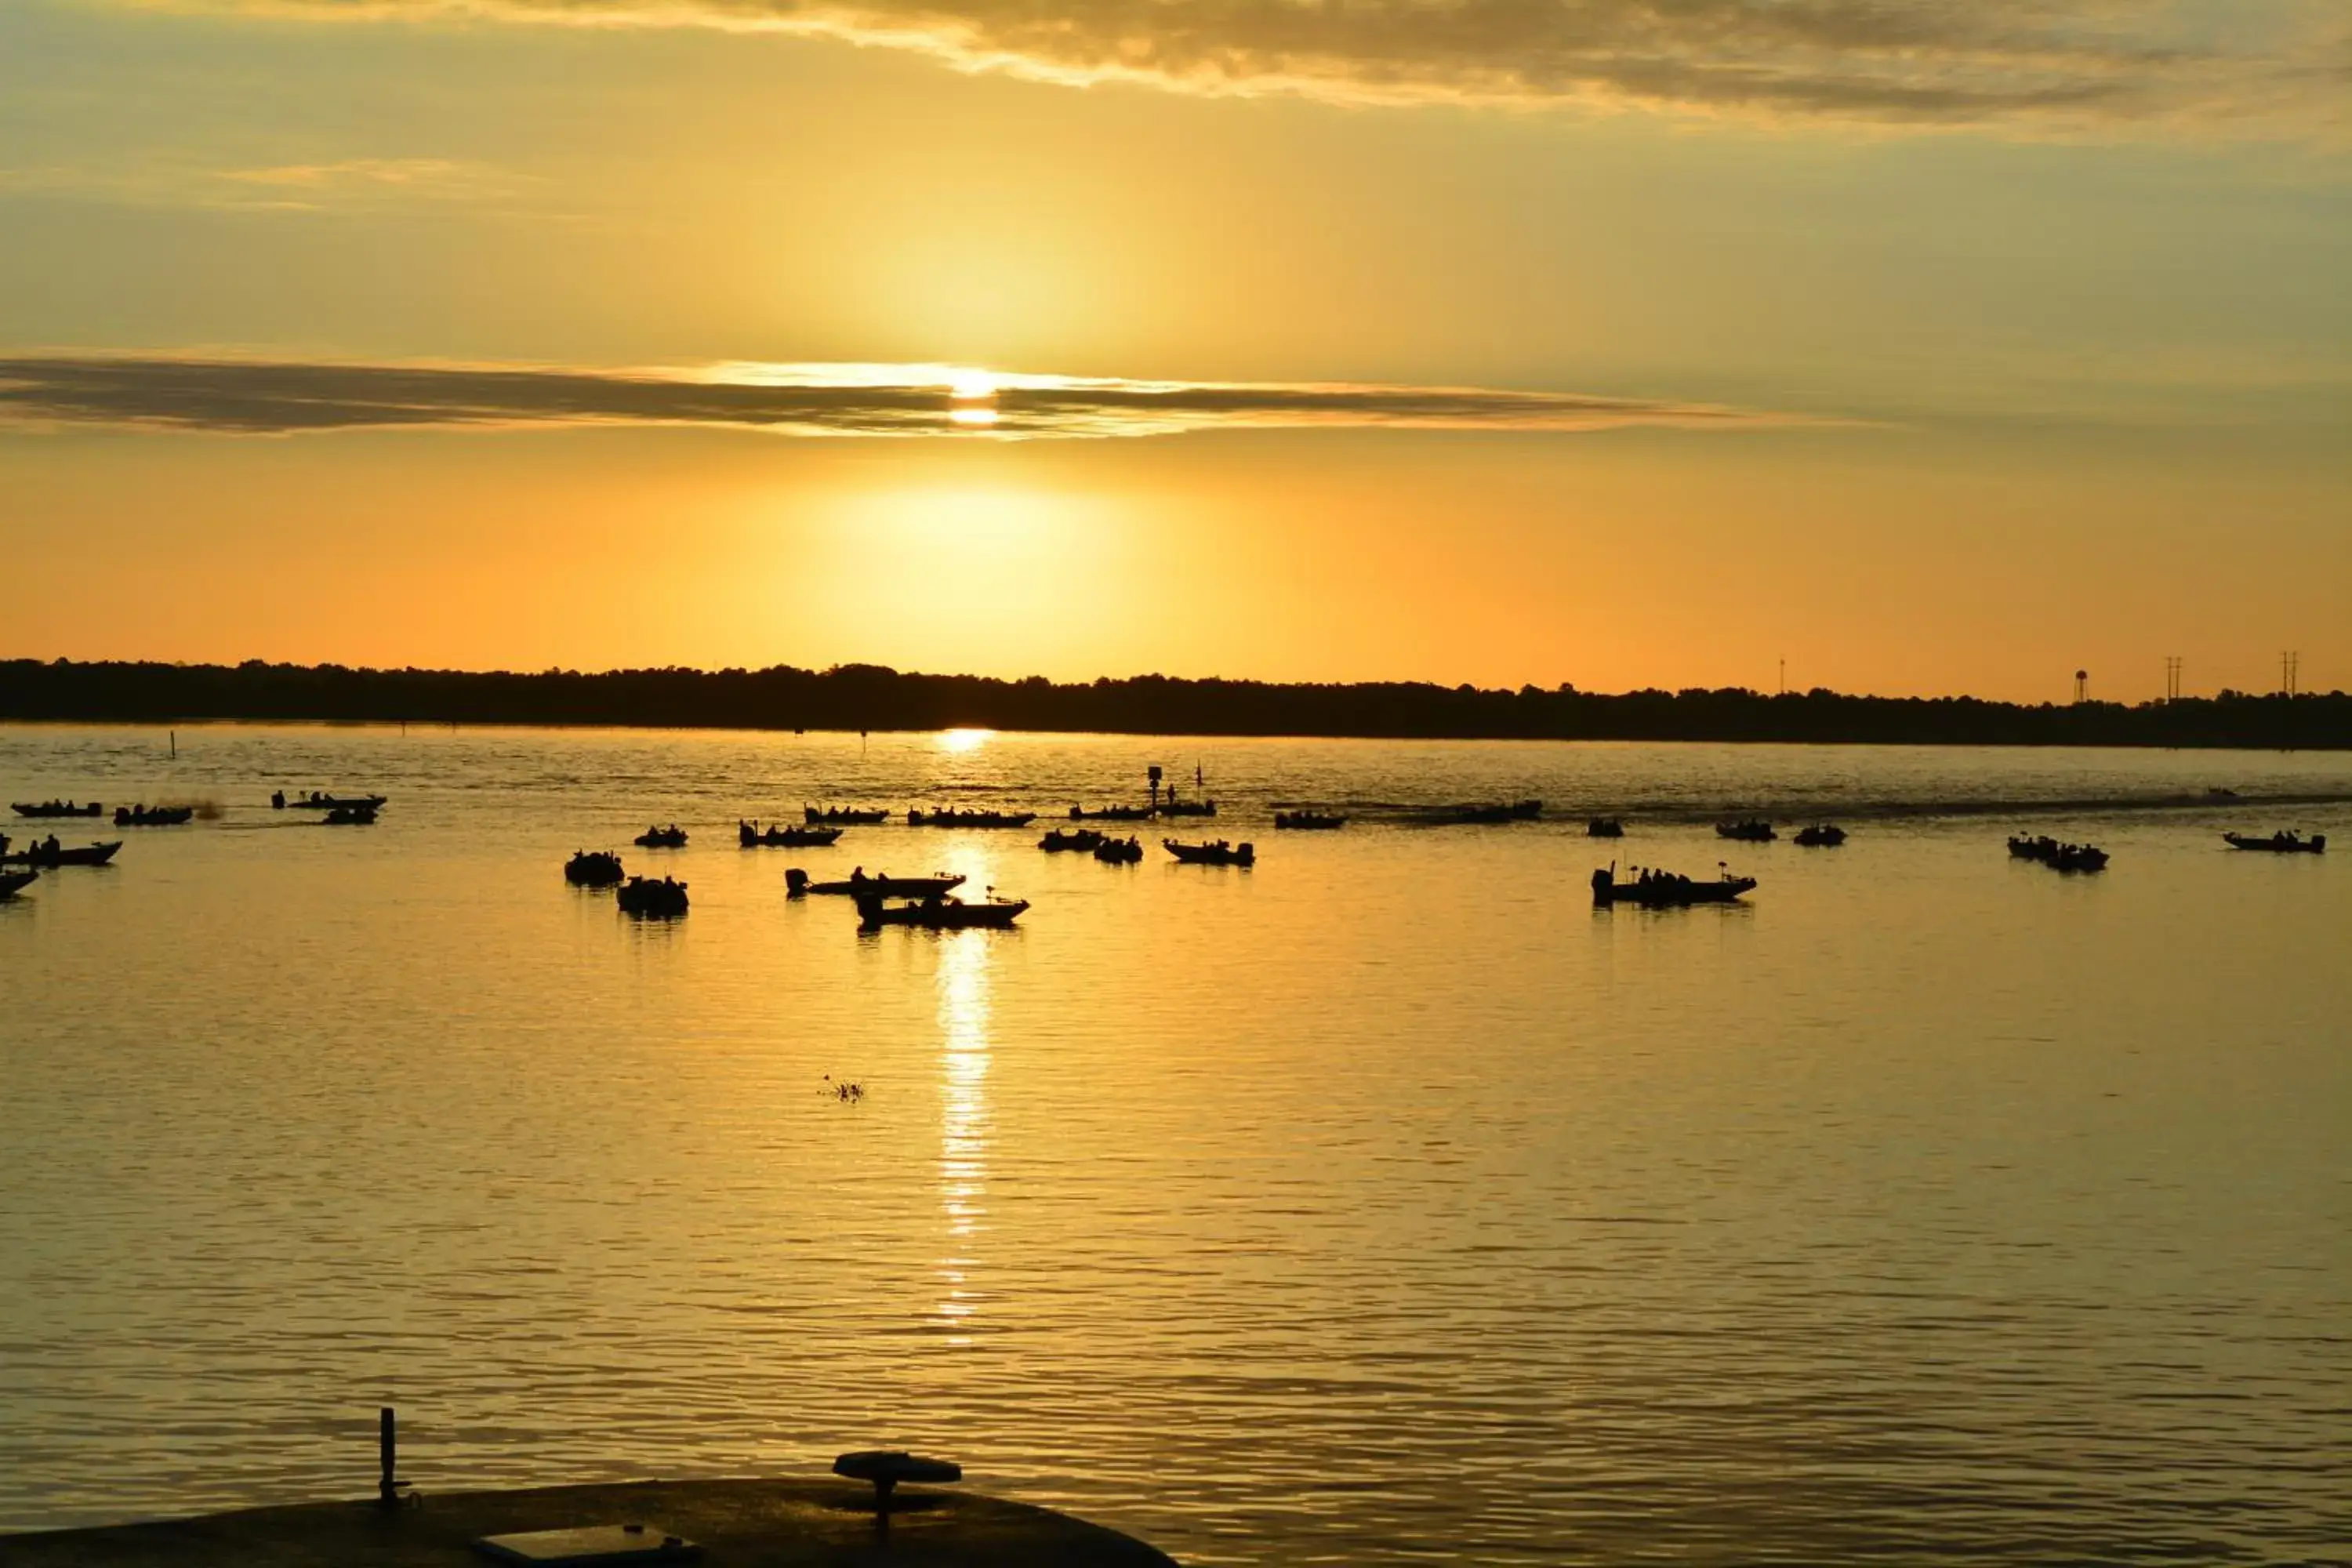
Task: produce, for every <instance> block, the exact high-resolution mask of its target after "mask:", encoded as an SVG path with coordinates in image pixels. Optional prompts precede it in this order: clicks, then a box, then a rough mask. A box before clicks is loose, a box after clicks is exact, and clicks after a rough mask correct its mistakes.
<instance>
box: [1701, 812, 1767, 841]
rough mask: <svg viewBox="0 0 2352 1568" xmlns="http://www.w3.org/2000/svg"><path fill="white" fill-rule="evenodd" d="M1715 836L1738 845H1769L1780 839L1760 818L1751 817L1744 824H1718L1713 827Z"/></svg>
mask: <svg viewBox="0 0 2352 1568" xmlns="http://www.w3.org/2000/svg"><path fill="white" fill-rule="evenodd" d="M1715 836H1716V837H1717V838H1728V839H1731V840H1733V841H1735V842H1737V843H1740V844H1769V843H1771V842H1772V841H1773V840H1774V839H1776V838H1778V837H1780V835H1779V834H1778V833H1775V832H1773V831H1772V825H1771V824H1770V823H1769V822H1767V821H1765V820H1764V819H1763V818H1762V817H1760V816H1751V817H1749V818H1748V820H1747V821H1745V822H1718V823H1717V824H1716V825H1715Z"/></svg>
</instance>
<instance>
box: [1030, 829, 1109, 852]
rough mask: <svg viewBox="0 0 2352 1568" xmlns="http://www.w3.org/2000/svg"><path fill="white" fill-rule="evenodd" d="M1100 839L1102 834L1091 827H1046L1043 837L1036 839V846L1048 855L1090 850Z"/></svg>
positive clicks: (1101, 839)
mask: <svg viewBox="0 0 2352 1568" xmlns="http://www.w3.org/2000/svg"><path fill="white" fill-rule="evenodd" d="M1102 841H1103V836H1102V835H1101V834H1099V833H1097V832H1096V831H1095V830H1094V829H1093V828H1091V827H1055V828H1050V829H1048V830H1047V832H1046V834H1045V837H1043V838H1040V839H1039V840H1037V847H1038V848H1040V849H1043V850H1044V851H1045V853H1046V854H1048V855H1063V854H1068V853H1071V852H1074V851H1091V850H1092V849H1093V848H1094V847H1096V846H1097V845H1098V844H1100V843H1101V842H1102Z"/></svg>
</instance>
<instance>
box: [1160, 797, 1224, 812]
mask: <svg viewBox="0 0 2352 1568" xmlns="http://www.w3.org/2000/svg"><path fill="white" fill-rule="evenodd" d="M1159 815H1160V816H1216V815H1217V803H1216V802H1215V801H1213V800H1179V799H1177V798H1176V795H1175V794H1174V792H1173V791H1171V792H1170V794H1169V796H1168V798H1167V799H1166V800H1163V801H1161V802H1160V810H1159Z"/></svg>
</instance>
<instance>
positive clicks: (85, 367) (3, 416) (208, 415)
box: [0, 355, 1807, 438]
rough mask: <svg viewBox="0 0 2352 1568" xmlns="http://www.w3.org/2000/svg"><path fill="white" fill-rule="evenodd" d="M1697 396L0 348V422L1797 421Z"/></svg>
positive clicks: (991, 428)
mask: <svg viewBox="0 0 2352 1568" xmlns="http://www.w3.org/2000/svg"><path fill="white" fill-rule="evenodd" d="M1806 422H1807V421H1803V420H1801V419H1799V418H1797V417H1796V416H1784V415H1775V414H1769V413H1759V412H1750V411H1745V410H1738V409H1730V408H1721V407H1714V406H1709V405H1701V404H1681V403H1671V402H1656V401H1641V400H1633V399H1623V398H1609V397H1589V396H1581V395H1576V394H1571V393H1556V392H1505V391H1489V390H1486V389H1482V388H1476V387H1418V386H1380V385H1349V384H1312V383H1301V384H1266V383H1255V384H1253V383H1216V382H1140V381H1116V380H1095V379H1079V378H1074V377H1058V376H1036V375H1024V376H1004V377H998V378H986V377H983V376H982V375H981V374H978V373H973V372H962V371H951V370H948V369H946V368H944V367H936V366H910V367H903V368H902V369H900V370H898V372H897V373H896V374H893V371H892V368H891V367H887V366H843V367H828V366H824V365H789V366H761V365H738V366H730V367H726V368H725V369H724V370H721V371H717V372H711V373H667V372H631V371H595V370H572V369H564V370H556V369H516V368H509V367H481V366H435V365H425V366H418V365H385V364H327V363H301V362H276V363H272V362H263V361H256V360H238V359H183V358H173V357H160V356H158V357H147V358H129V357H113V356H103V357H100V356H73V355H52V356H42V357H22V358H16V359H0V423H6V424H12V425H16V426H68V425H81V426H89V425H96V426H121V427H131V428H147V429H178V430H196V431H214V432H223V433H229V434H240V435H292V434H299V433H301V432H305V431H321V430H354V429H366V428H398V427H430V426H456V427H464V426H475V427H485V426H487V427H499V426H506V427H517V426H520V427H530V426H598V425H675V426H721V427H734V428H742V429H754V430H765V431H772V432H775V433H778V434H782V435H792V436H820V437H822V436H834V437H848V436H959V437H967V438H969V437H998V438H1005V437H1136V436H1164V435H1175V434H1181V433H1182V432H1185V431H1192V430H1214V429H1286V428H1287V429H1298V428H1313V427H1323V428H1356V429H1365V428H1392V429H1423V430H1550V431H1578V430H1602V429H1612V428H1619V427H1622V426H1636V425H1663V426H1691V427H1714V428H1729V427H1739V426H1768V425H1789V424H1798V423H1806Z"/></svg>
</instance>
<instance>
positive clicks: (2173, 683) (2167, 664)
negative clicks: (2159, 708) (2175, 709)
mask: <svg viewBox="0 0 2352 1568" xmlns="http://www.w3.org/2000/svg"><path fill="white" fill-rule="evenodd" d="M2164 700H2166V701H2167V702H2178V701H2179V700H2180V656H2179V654H2177V653H2176V654H2173V655H2171V656H2169V657H2168V658H2166V659H2165V661H2164Z"/></svg>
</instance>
